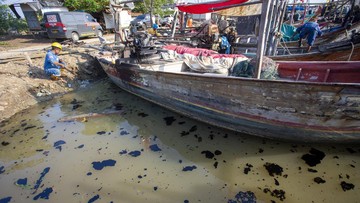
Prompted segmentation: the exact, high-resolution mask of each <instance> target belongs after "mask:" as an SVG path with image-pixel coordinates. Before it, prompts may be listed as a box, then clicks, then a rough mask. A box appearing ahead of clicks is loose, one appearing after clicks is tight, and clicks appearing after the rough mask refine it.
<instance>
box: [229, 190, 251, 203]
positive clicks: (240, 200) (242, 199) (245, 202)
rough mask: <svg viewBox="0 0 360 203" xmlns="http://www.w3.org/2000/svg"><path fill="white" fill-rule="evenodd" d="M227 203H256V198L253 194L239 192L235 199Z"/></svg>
mask: <svg viewBox="0 0 360 203" xmlns="http://www.w3.org/2000/svg"><path fill="white" fill-rule="evenodd" d="M228 203H256V197H255V194H254V193H253V192H250V191H247V192H241V191H240V192H239V193H237V194H236V195H235V199H229V200H228Z"/></svg>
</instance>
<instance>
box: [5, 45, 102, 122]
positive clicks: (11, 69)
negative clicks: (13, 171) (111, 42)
mask: <svg viewBox="0 0 360 203" xmlns="http://www.w3.org/2000/svg"><path fill="white" fill-rule="evenodd" d="M50 43H51V41H50V40H44V39H40V40H36V39H34V40H31V41H30V42H29V41H26V40H25V41H24V40H23V39H22V38H14V39H8V40H7V41H6V40H5V41H4V43H3V44H5V45H2V46H1V49H0V51H1V52H0V122H2V121H4V120H6V119H8V118H10V117H11V116H13V115H15V114H16V113H17V112H20V111H22V110H24V109H27V108H29V107H31V106H32V105H35V104H37V103H38V102H44V101H48V100H51V99H52V98H54V97H55V96H59V95H62V94H65V93H68V92H71V91H75V90H77V89H79V88H84V87H86V86H87V85H88V84H89V83H91V82H93V81H96V80H99V79H102V78H104V77H105V76H106V75H105V73H104V72H103V70H102V69H101V67H100V64H99V63H98V62H97V61H96V59H95V58H94V57H93V55H94V54H95V53H96V52H97V50H95V49H91V48H86V47H87V46H86V45H90V44H92V45H99V43H98V40H97V39H94V38H93V39H89V40H86V41H82V43H80V44H78V45H71V44H69V45H65V46H64V48H63V52H62V54H61V55H60V58H61V59H63V61H65V62H66V64H67V69H65V71H64V73H63V75H64V77H62V79H61V80H57V81H52V80H50V79H49V77H48V76H46V75H45V74H44V71H43V63H44V56H45V53H46V50H47V49H48V48H49V45H50ZM21 47H22V48H21ZM84 47H85V48H84ZM30 48H33V49H31V50H30ZM15 49H16V51H14V50H15ZM22 50H24V51H22ZM28 50H30V51H28Z"/></svg>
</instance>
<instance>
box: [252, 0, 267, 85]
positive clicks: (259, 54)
mask: <svg viewBox="0 0 360 203" xmlns="http://www.w3.org/2000/svg"><path fill="white" fill-rule="evenodd" d="M270 2H271V0H263V5H262V8H261V19H260V32H259V36H258V47H257V51H256V67H255V68H256V70H255V77H256V78H257V79H260V74H261V66H262V60H263V56H264V48H265V47H266V38H267V37H266V26H267V23H268V17H269V9H270Z"/></svg>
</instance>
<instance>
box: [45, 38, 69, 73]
mask: <svg viewBox="0 0 360 203" xmlns="http://www.w3.org/2000/svg"><path fill="white" fill-rule="evenodd" d="M61 50H62V46H61V44H60V43H58V42H54V43H52V44H51V50H49V51H48V52H47V53H46V56H45V62H44V71H45V74H46V75H48V76H50V78H51V79H52V80H57V79H58V77H60V76H61V69H63V68H65V63H63V62H62V61H61V59H59V57H58V55H59V53H60V52H61Z"/></svg>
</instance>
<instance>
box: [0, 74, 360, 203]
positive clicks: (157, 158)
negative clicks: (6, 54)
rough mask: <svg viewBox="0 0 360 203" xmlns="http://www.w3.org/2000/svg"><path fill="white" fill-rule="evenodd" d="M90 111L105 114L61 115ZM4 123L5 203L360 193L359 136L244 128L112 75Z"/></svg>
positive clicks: (341, 198) (351, 197) (323, 197)
mask: <svg viewBox="0 0 360 203" xmlns="http://www.w3.org/2000/svg"><path fill="white" fill-rule="evenodd" d="M119 110H121V112H122V113H121V114H107V113H106V112H114V111H119ZM89 113H99V115H98V116H96V117H88V118H86V119H74V120H72V121H69V122H58V120H59V119H61V118H64V117H72V116H75V117H76V116H78V115H87V114H89ZM0 126H1V128H0V143H1V145H0V187H1V190H0V203H3V202H6V203H7V202H33V201H49V202H124V203H127V202H130V203H131V202H186V203H191V202H214V203H218V202H229V203H238V202H242V203H254V202H356V201H358V200H359V199H360V188H359V186H358V184H357V183H359V182H360V177H359V173H358V168H359V165H360V146H359V145H356V144H355V145H339V144H301V143H300V144H299V143H285V142H276V141H271V140H266V139H261V138H255V137H251V136H246V135H241V134H239V133H234V132H231V131H227V130H224V129H220V128H216V127H213V126H209V125H205V124H203V123H201V122H197V121H194V120H191V119H188V118H186V117H184V116H181V115H178V114H176V113H173V112H171V111H168V110H165V109H163V108H160V107H158V106H156V105H154V104H151V103H149V102H146V101H144V100H142V99H140V98H138V97H135V96H132V95H129V94H128V93H125V92H123V91H121V90H120V89H119V88H117V87H116V86H114V85H112V84H111V83H109V82H107V81H104V82H101V83H98V84H95V85H94V86H92V87H91V88H90V89H88V90H82V91H79V92H77V93H73V94H68V95H65V96H63V97H61V98H58V99H56V100H54V101H53V102H51V103H49V104H40V105H38V106H35V107H33V108H31V109H29V110H26V111H24V112H21V113H19V114H18V115H16V116H15V117H14V118H12V119H11V120H9V121H6V122H3V123H1V124H0Z"/></svg>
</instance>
